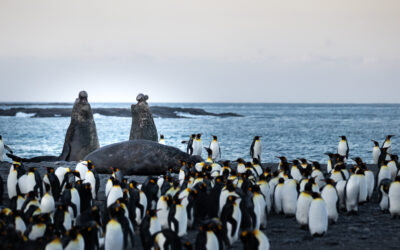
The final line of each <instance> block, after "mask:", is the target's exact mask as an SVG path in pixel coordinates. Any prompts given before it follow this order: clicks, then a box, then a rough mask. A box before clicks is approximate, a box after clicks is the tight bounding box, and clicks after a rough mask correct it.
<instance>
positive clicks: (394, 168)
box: [387, 161, 398, 181]
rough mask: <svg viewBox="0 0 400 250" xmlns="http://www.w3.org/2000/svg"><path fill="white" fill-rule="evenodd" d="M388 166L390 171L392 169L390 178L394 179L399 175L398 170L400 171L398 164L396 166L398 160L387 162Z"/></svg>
mask: <svg viewBox="0 0 400 250" xmlns="http://www.w3.org/2000/svg"><path fill="white" fill-rule="evenodd" d="M387 166H388V168H389V171H390V179H391V180H392V181H394V179H395V178H396V176H397V171H398V169H397V166H396V162H395V161H390V162H389V163H388V164H387Z"/></svg>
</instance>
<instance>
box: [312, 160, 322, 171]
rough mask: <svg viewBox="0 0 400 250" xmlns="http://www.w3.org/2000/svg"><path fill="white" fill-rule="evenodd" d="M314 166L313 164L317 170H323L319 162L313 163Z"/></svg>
mask: <svg viewBox="0 0 400 250" xmlns="http://www.w3.org/2000/svg"><path fill="white" fill-rule="evenodd" d="M312 164H313V166H314V168H315V169H318V170H320V169H321V165H320V164H319V162H317V161H313V162H312Z"/></svg>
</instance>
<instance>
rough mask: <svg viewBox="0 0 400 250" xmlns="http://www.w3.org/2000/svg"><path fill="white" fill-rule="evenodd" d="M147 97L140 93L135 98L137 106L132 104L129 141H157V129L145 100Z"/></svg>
mask: <svg viewBox="0 0 400 250" xmlns="http://www.w3.org/2000/svg"><path fill="white" fill-rule="evenodd" d="M148 99H149V97H148V96H147V95H144V94H142V93H140V94H139V95H138V96H137V97H136V101H137V104H136V105H135V104H132V106H131V112H132V126H131V132H130V135H129V140H137V139H145V140H151V141H158V135H157V128H156V125H155V124H154V120H153V115H152V114H151V110H150V107H149V105H148V104H147V100H148Z"/></svg>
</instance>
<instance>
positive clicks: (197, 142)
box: [193, 134, 203, 156]
mask: <svg viewBox="0 0 400 250" xmlns="http://www.w3.org/2000/svg"><path fill="white" fill-rule="evenodd" d="M202 151H203V142H202V140H201V134H197V135H196V138H195V139H193V155H199V156H201V153H202Z"/></svg>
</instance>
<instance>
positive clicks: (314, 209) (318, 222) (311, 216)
mask: <svg viewBox="0 0 400 250" xmlns="http://www.w3.org/2000/svg"><path fill="white" fill-rule="evenodd" d="M308 228H309V230H310V233H311V235H313V236H314V235H316V234H317V235H324V234H325V233H326V232H327V231H328V211H327V209H326V204H325V201H324V200H322V199H321V198H317V199H314V200H313V201H312V202H311V205H310V210H309V212H308Z"/></svg>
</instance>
